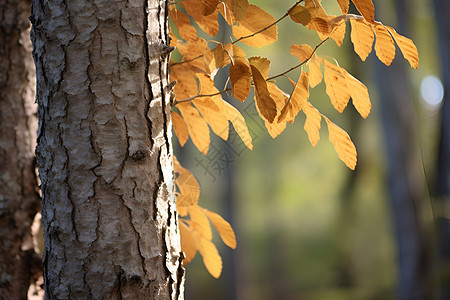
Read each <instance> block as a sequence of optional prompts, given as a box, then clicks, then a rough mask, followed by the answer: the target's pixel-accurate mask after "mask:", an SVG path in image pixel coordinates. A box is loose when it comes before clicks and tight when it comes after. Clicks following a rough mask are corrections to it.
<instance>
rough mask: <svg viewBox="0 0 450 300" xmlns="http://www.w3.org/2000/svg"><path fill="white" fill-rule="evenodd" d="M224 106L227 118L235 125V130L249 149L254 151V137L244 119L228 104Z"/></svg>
mask: <svg viewBox="0 0 450 300" xmlns="http://www.w3.org/2000/svg"><path fill="white" fill-rule="evenodd" d="M223 104H224V106H225V113H226V115H227V118H228V120H230V121H231V123H232V124H233V127H234V130H236V132H237V134H238V135H239V136H240V137H241V139H242V141H243V142H244V144H245V145H246V146H247V148H248V149H250V150H253V145H252V137H251V136H250V133H249V132H248V127H247V124H245V119H244V117H243V116H242V115H241V113H240V112H239V111H238V110H237V109H236V108H234V107H233V106H232V105H231V104H229V103H228V102H225V101H224V102H223Z"/></svg>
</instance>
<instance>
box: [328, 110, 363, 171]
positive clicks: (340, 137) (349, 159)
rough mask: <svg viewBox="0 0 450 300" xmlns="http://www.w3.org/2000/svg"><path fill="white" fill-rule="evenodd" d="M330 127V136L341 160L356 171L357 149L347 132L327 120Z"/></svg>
mask: <svg viewBox="0 0 450 300" xmlns="http://www.w3.org/2000/svg"><path fill="white" fill-rule="evenodd" d="M325 121H326V122H327V125H328V134H329V139H330V141H331V143H332V144H333V146H334V149H335V150H336V152H337V154H338V156H339V158H340V160H342V161H343V162H344V163H345V164H346V165H347V167H349V168H350V169H352V170H354V169H355V167H356V156H357V154H356V148H355V145H354V144H353V142H352V140H351V139H350V137H349V135H348V134H347V132H345V131H344V130H343V129H342V128H340V127H339V126H337V125H336V124H334V123H333V122H331V121H330V120H329V119H328V118H325Z"/></svg>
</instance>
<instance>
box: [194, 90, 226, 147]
mask: <svg viewBox="0 0 450 300" xmlns="http://www.w3.org/2000/svg"><path fill="white" fill-rule="evenodd" d="M214 102H215V99H214V98H211V97H202V98H197V99H195V100H194V101H193V103H194V105H195V107H196V108H197V109H198V111H199V112H200V113H201V114H202V117H203V119H205V121H206V122H207V123H208V124H209V126H210V127H211V129H212V131H213V132H214V133H215V134H216V135H218V136H220V137H221V138H222V139H223V140H227V139H228V131H229V128H228V119H227V118H226V117H225V114H224V113H223V112H222V111H220V110H219V111H217V110H215V109H214V108H213V107H212V105H211V104H213V105H214V106H216V107H217V105H216V104H215V103H214Z"/></svg>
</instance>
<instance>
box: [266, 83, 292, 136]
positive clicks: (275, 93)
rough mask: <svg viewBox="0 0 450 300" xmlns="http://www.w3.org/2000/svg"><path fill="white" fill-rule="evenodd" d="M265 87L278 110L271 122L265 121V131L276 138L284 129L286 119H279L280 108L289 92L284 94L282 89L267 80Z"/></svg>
mask: <svg viewBox="0 0 450 300" xmlns="http://www.w3.org/2000/svg"><path fill="white" fill-rule="evenodd" d="M267 88H268V90H269V93H270V95H271V96H272V99H273V100H274V101H275V103H276V105H277V111H278V112H280V113H279V114H278V115H277V116H276V117H275V120H276V121H274V122H273V123H269V122H268V121H265V122H264V124H265V125H266V128H267V132H268V133H269V135H270V136H271V137H272V138H276V137H277V136H278V135H280V134H281V133H282V132H283V131H284V130H285V129H286V120H282V119H280V117H281V110H282V109H283V107H284V106H285V104H286V102H287V100H288V99H289V94H286V93H285V92H283V91H282V90H280V89H279V88H278V87H277V86H276V85H275V84H274V83H272V82H267Z"/></svg>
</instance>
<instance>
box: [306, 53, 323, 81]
mask: <svg viewBox="0 0 450 300" xmlns="http://www.w3.org/2000/svg"><path fill="white" fill-rule="evenodd" d="M308 67H309V75H308V79H309V85H310V86H311V87H315V86H317V85H318V84H319V83H320V82H321V81H322V70H321V69H320V60H319V58H318V57H317V55H315V54H314V55H313V57H312V58H311V60H310V61H309V62H308Z"/></svg>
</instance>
